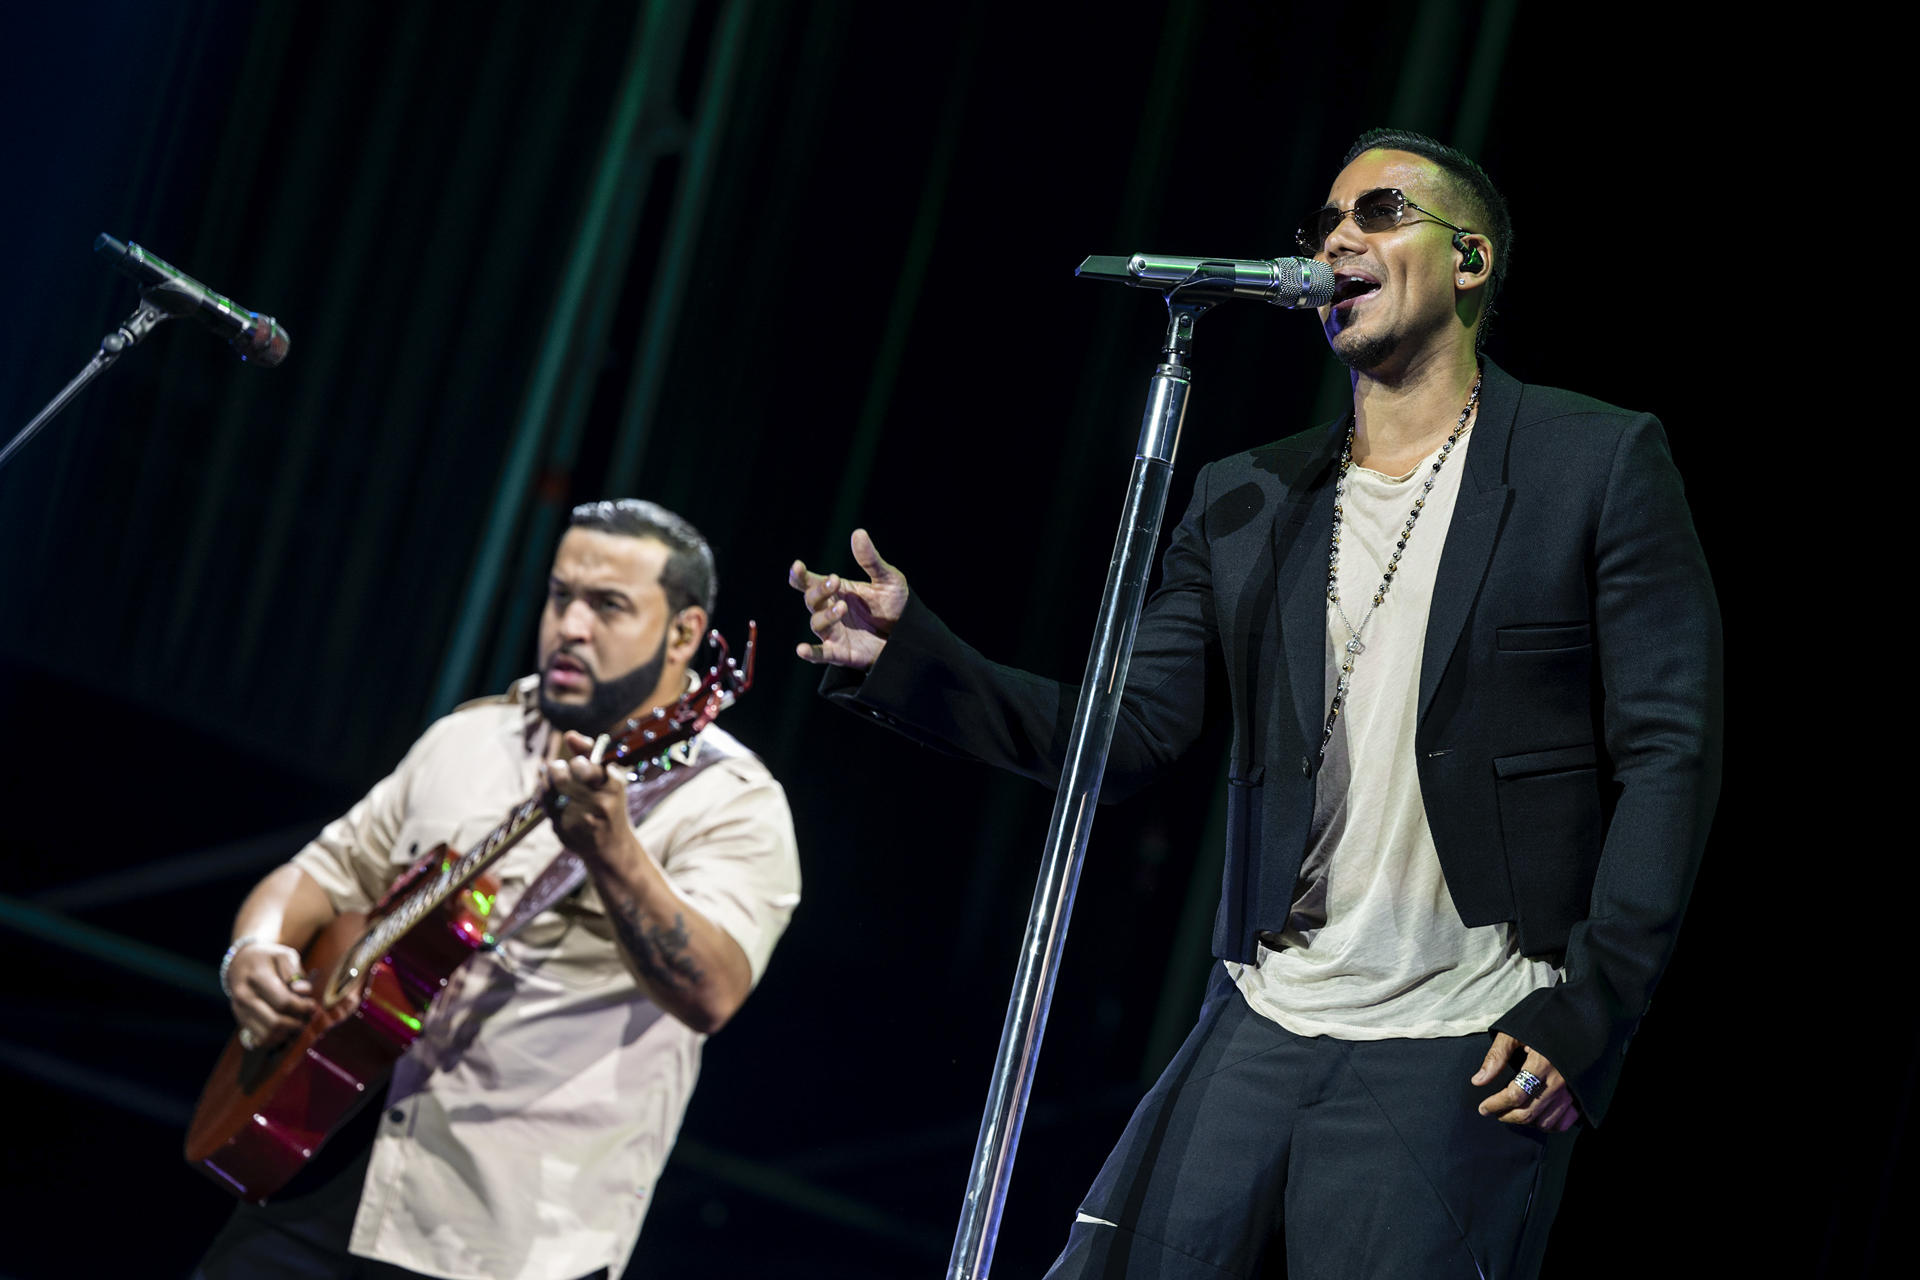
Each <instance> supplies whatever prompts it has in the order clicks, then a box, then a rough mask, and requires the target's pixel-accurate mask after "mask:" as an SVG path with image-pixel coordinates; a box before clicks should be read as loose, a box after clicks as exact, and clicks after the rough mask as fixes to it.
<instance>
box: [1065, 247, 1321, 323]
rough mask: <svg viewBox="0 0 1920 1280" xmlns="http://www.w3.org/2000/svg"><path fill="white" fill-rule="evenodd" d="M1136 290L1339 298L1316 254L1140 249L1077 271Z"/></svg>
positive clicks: (1313, 301)
mask: <svg viewBox="0 0 1920 1280" xmlns="http://www.w3.org/2000/svg"><path fill="white" fill-rule="evenodd" d="M1074 274H1075V275H1077V276H1086V277H1088V278H1090V279H1093V280H1111V281H1113V282H1114V283H1115V284H1126V285H1132V286H1133V287H1134V288H1136V289H1157V290H1159V291H1160V292H1162V293H1172V292H1174V291H1178V293H1179V294H1180V296H1181V297H1183V298H1189V299H1195V300H1198V299H1202V298H1216V299H1218V300H1219V301H1221V302H1225V301H1227V300H1228V299H1229V298H1253V299H1256V300H1258V301H1260V302H1270V303H1272V304H1273V305H1274V306H1276V307H1285V308H1287V309H1288V310H1293V309H1294V308H1297V307H1324V306H1326V305H1327V304H1328V303H1329V302H1332V301H1333V268H1331V267H1329V266H1328V265H1327V264H1326V263H1324V262H1316V261H1315V260H1314V259H1312V258H1175V257H1169V256H1168V255H1166V254H1159V253H1136V254H1134V255H1133V256H1132V257H1130V258H1120V257H1101V256H1094V257H1091V258H1088V259H1087V260H1086V261H1085V262H1083V263H1081V264H1080V266H1079V267H1078V268H1077V269H1076V270H1075V271H1074Z"/></svg>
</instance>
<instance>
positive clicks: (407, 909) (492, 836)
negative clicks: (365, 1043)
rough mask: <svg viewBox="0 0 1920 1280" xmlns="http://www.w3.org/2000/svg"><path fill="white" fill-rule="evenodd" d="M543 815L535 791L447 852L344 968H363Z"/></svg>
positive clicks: (356, 970) (358, 945)
mask: <svg viewBox="0 0 1920 1280" xmlns="http://www.w3.org/2000/svg"><path fill="white" fill-rule="evenodd" d="M546 820H547V808H546V806H545V805H544V804H542V803H541V800H540V797H538V796H535V797H533V798H532V799H529V800H527V801H525V802H523V803H521V804H520V805H518V806H516V807H515V808H514V810H513V812H512V813H509V814H508V815H507V817H506V820H505V821H503V822H502V823H501V824H500V825H499V826H497V827H495V828H494V829H493V830H492V831H490V832H488V833H487V837H486V839H484V840H482V841H480V843H478V844H476V845H474V846H473V847H472V848H471V849H468V850H467V851H466V852H465V853H463V854H461V855H460V856H459V857H457V858H449V859H447V860H446V861H444V862H442V863H441V864H440V867H439V869H438V870H437V871H434V872H432V873H431V874H429V875H425V876H423V877H422V878H421V880H420V881H419V883H417V884H415V885H414V886H413V888H412V889H410V890H408V891H407V893H406V895H405V896H404V897H402V898H401V899H400V901H398V902H396V903H395V904H393V906H392V908H390V909H389V910H388V911H387V913H386V914H385V915H383V916H381V917H380V919H379V921H378V922H377V923H376V924H375V925H374V926H373V927H372V928H371V929H369V930H367V932H366V935H365V936H364V937H362V938H361V939H360V941H359V942H357V943H355V944H354V947H353V950H352V951H351V952H349V953H348V955H347V965H346V971H347V972H349V973H363V972H365V971H366V970H367V969H368V968H369V967H370V966H371V965H372V964H373V963H374V962H375V961H377V960H378V959H379V958H380V957H381V956H383V955H385V954H387V952H389V951H391V950H392V949H393V947H394V945H395V944H396V943H398V942H399V941H400V939H402V938H404V937H405V936H406V935H407V933H408V932H409V931H410V930H411V929H412V928H413V927H414V926H415V925H417V924H419V923H420V922H421V921H422V920H424V919H426V918H427V917H428V916H430V915H432V914H433V913H434V912H435V911H436V910H438V909H439V908H440V907H441V905H442V904H444V903H445V902H446V901H447V900H448V899H450V898H453V897H455V896H457V895H458V894H460V893H461V892H462V891H463V890H464V889H465V888H466V887H467V886H468V885H469V884H471V883H473V880H474V878H475V877H477V876H478V875H479V874H480V873H481V872H483V871H485V870H486V869H487V868H488V867H490V866H492V865H493V864H494V863H496V862H498V861H499V860H500V859H501V858H503V857H505V856H506V854H507V852H508V851H509V850H511V849H512V848H513V846H515V845H516V844H519V843H520V841H521V840H523V839H524V838H525V837H526V836H527V834H528V833H529V832H531V831H532V830H533V829H534V828H535V827H538V826H539V825H540V824H541V823H542V822H545V821H546Z"/></svg>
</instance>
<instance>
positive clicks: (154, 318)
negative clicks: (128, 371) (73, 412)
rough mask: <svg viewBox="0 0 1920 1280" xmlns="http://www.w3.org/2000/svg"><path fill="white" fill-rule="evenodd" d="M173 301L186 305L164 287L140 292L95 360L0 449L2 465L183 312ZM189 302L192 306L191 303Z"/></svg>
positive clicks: (96, 353)
mask: <svg viewBox="0 0 1920 1280" xmlns="http://www.w3.org/2000/svg"><path fill="white" fill-rule="evenodd" d="M169 302H171V303H174V304H175V307H178V306H180V305H182V304H180V303H179V302H178V300H177V299H172V298H170V297H168V295H167V294H166V292H165V291H164V290H161V289H148V290H146V291H145V292H143V293H142V294H141V295H140V305H139V306H138V307H136V308H134V312H133V314H132V315H130V316H128V317H127V318H126V319H125V320H124V321H122V322H121V324H120V327H119V328H117V329H115V330H114V331H113V332H112V333H109V334H108V335H107V336H106V337H104V338H102V339H100V349H99V350H98V351H96V352H94V354H93V359H91V360H89V361H87V363H86V366H85V367H84V368H82V369H81V370H80V372H79V373H78V374H76V375H75V376H74V379H73V381H72V382H69V383H68V384H67V385H66V386H64V387H62V388H61V389H60V394H59V395H57V396H55V397H54V398H53V399H51V400H49V401H47V404H46V407H45V408H44V409H42V410H40V412H39V413H37V414H35V415H34V416H33V421H32V422H29V423H28V424H27V425H26V426H25V427H23V428H21V430H20V433H19V434H18V435H16V436H14V438H13V439H11V440H9V441H8V442H7V447H6V448H4V449H0V467H4V466H6V465H7V461H8V460H9V459H10V458H12V457H13V455H14V454H15V453H16V452H18V451H19V450H20V448H21V447H22V446H24V445H25V444H26V443H27V441H29V440H31V439H33V437H34V436H35V435H36V434H37V433H38V432H39V430H40V428H42V427H44V426H46V425H47V423H48V422H50V421H52V419H53V416H54V415H55V414H57V413H59V412H60V411H61V410H62V409H64V408H66V407H67V403H68V401H70V400H72V399H73V398H74V397H75V396H77V395H79V394H80V392H81V391H82V390H83V389H84V388H85V387H86V385H87V384H88V383H89V382H92V381H93V380H94V379H95V378H97V377H99V376H100V374H101V373H103V372H105V371H106V369H107V368H108V367H109V366H111V365H112V364H113V362H114V361H116V360H118V359H119V358H120V357H121V356H122V355H123V354H125V353H126V351H127V349H128V348H129V347H133V346H136V345H138V343H139V342H140V340H141V339H142V338H144V337H146V336H147V335H148V334H149V333H151V332H153V330H154V328H155V326H157V325H159V324H160V323H162V322H163V321H167V320H171V319H173V318H174V316H176V315H178V314H181V312H180V311H179V310H176V309H173V308H170V307H169V306H168V305H167V304H168V303H169ZM185 305H189V306H190V304H185Z"/></svg>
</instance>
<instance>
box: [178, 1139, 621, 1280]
mask: <svg viewBox="0 0 1920 1280" xmlns="http://www.w3.org/2000/svg"><path fill="white" fill-rule="evenodd" d="M381 1111H382V1108H380V1107H373V1106H370V1107H364V1108H362V1109H361V1111H360V1113H359V1114H358V1115H356V1116H355V1117H354V1118H353V1119H352V1120H349V1121H348V1122H347V1123H346V1124H345V1125H343V1126H342V1127H341V1129H340V1132H338V1133H336V1134H335V1135H334V1136H333V1137H332V1138H331V1139H330V1140H329V1141H328V1142H327V1145H326V1146H325V1147H322V1148H321V1149H320V1152H319V1153H318V1154H317V1155H316V1156H315V1157H314V1159H313V1162H312V1163H311V1164H310V1165H309V1166H308V1167H307V1168H306V1169H304V1170H302V1171H301V1173H300V1174H299V1175H298V1176H297V1177H295V1178H294V1180H293V1181H292V1182H290V1183H288V1184H287V1186H286V1188H285V1189H284V1190H282V1191H281V1192H280V1194H278V1195H276V1196H275V1197H274V1198H273V1200H271V1201H270V1202H269V1203H267V1204H265V1205H253V1204H242V1205H239V1206H238V1207H236V1208H235V1209H234V1212H233V1216H232V1217H231V1218H228V1219H227V1225H226V1226H225V1227H223V1228H222V1229H221V1231H220V1234H219V1235H217V1236H215V1237H214V1238H213V1243H212V1244H211V1245H210V1246H208V1248H207V1252H206V1256H205V1257H203V1258H201V1259H200V1265H199V1266H198V1267H196V1268H194V1271H193V1274H192V1276H191V1277H190V1280H264V1278H266V1277H272V1280H425V1278H424V1277H421V1274H420V1273H419V1272H418V1271H409V1270H407V1269H406V1268H404V1267H396V1266H393V1265H392V1264H390V1263H386V1262H375V1261H373V1260H372V1259H370V1258H360V1257H355V1256H354V1255H353V1254H351V1253H348V1252H347V1240H348V1238H349V1237H350V1236H351V1235H352V1234H353V1218H354V1214H355V1213H357V1212H358V1211H359V1208H360V1191H361V1188H362V1186H364V1185H365V1183H366V1180H367V1162H368V1160H369V1159H370V1158H371V1157H372V1155H373V1137H374V1131H375V1129H376V1128H377V1127H378V1124H379V1117H380V1114H381ZM606 1274H607V1273H606V1269H605V1268H602V1269H601V1270H599V1271H596V1272H594V1273H593V1275H592V1276H589V1277H586V1278H585V1280H605V1277H606Z"/></svg>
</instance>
